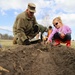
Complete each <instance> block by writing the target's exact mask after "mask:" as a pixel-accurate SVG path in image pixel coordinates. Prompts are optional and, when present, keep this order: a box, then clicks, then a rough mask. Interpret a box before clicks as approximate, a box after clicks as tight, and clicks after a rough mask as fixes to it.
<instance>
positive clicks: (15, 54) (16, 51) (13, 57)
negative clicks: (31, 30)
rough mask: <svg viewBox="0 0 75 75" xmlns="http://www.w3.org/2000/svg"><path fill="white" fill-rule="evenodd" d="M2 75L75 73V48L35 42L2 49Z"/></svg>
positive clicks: (0, 70)
mask: <svg viewBox="0 0 75 75" xmlns="http://www.w3.org/2000/svg"><path fill="white" fill-rule="evenodd" d="M0 75H75V49H73V48H67V47H65V46H62V45H61V46H56V47H54V46H50V45H47V46H45V45H43V44H33V45H29V46H22V45H20V46H16V47H15V48H13V49H12V48H9V49H7V50H6V51H0Z"/></svg>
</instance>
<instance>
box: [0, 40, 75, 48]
mask: <svg viewBox="0 0 75 75" xmlns="http://www.w3.org/2000/svg"><path fill="white" fill-rule="evenodd" d="M0 44H1V45H2V47H9V46H14V45H13V43H12V40H0ZM63 45H65V44H63ZM71 47H72V48H75V41H72V42H71Z"/></svg>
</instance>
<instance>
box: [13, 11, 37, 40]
mask: <svg viewBox="0 0 75 75" xmlns="http://www.w3.org/2000/svg"><path fill="white" fill-rule="evenodd" d="M35 24H37V22H36V18H35V16H33V17H32V18H31V19H30V18H29V17H28V15H27V12H26V11H24V12H23V13H21V14H19V15H18V16H17V18H16V20H15V23H14V26H13V34H14V36H16V35H17V37H19V38H21V39H22V41H24V40H25V39H27V35H29V34H33V25H35Z"/></svg>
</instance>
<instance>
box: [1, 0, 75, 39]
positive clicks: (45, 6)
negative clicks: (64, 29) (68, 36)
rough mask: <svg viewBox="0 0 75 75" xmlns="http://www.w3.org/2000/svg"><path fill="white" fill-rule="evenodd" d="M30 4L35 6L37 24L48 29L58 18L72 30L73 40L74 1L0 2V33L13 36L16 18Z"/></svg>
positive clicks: (16, 0)
mask: <svg viewBox="0 0 75 75" xmlns="http://www.w3.org/2000/svg"><path fill="white" fill-rule="evenodd" d="M30 2H32V3H35V5H36V13H35V16H36V19H37V22H38V23H40V24H42V25H44V26H47V27H48V26H49V25H52V20H53V19H54V18H55V17H57V16H60V17H61V19H62V21H63V23H64V24H65V25H68V26H69V27H70V28H71V29H72V39H75V30H74V29H75V0H0V33H8V34H11V35H13V33H12V27H13V24H14V21H15V19H16V16H17V15H18V14H19V13H21V12H23V11H25V10H26V8H27V5H28V3H30ZM52 26H53V25H52ZM2 29H6V30H2Z"/></svg>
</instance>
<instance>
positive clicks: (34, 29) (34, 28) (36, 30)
mask: <svg viewBox="0 0 75 75" xmlns="http://www.w3.org/2000/svg"><path fill="white" fill-rule="evenodd" d="M33 31H34V33H36V32H38V26H37V25H35V26H33Z"/></svg>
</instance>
